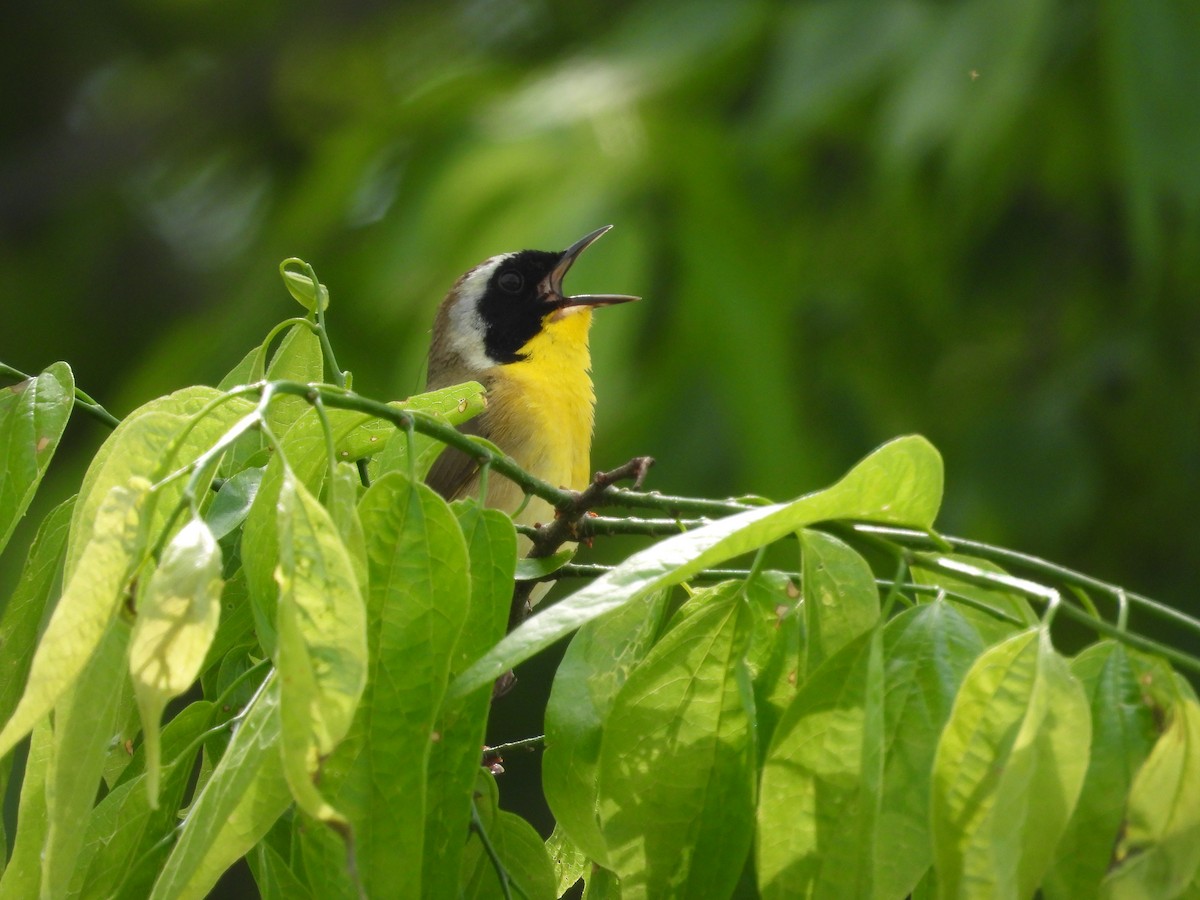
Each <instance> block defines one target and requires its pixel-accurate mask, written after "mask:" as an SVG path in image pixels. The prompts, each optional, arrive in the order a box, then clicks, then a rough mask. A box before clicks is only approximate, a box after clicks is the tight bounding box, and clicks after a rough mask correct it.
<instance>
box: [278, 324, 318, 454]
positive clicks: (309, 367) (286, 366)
mask: <svg viewBox="0 0 1200 900" xmlns="http://www.w3.org/2000/svg"><path fill="white" fill-rule="evenodd" d="M267 379H268V380H270V381H299V382H300V383H301V384H316V383H320V382H322V381H324V380H325V358H324V356H323V355H322V353H321V340H320V338H318V337H317V336H316V335H315V334H314V333H313V332H312V329H311V328H309V327H308V326H307V325H293V326H292V327H291V328H289V329H288V330H287V333H286V334H285V335H284V336H283V340H282V341H281V342H280V344H279V349H278V350H276V351H275V355H274V356H272V357H271V364H270V365H269V366H267ZM311 408H312V407H311V404H309V402H308V401H307V400H306V399H305V398H304V397H297V396H296V395H295V394H278V395H276V396H275V397H273V398H272V399H271V403H270V405H269V406H268V407H267V412H266V419H267V425H268V427H269V428H270V429H271V433H272V434H274V435H275V436H276V437H282V436H283V434H284V432H286V431H287V429H288V427H289V426H290V425H291V424H292V423H293V422H295V421H296V420H297V419H298V418H300V416H301V415H302V414H303V413H304V412H305V411H306V410H309V409H311Z"/></svg>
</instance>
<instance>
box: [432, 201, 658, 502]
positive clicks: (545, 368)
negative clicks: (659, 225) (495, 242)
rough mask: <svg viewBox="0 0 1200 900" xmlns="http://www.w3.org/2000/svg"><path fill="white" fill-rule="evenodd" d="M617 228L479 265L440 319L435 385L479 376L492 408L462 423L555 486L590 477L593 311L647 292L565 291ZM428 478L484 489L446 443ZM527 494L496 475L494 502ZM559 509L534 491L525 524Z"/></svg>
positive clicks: (446, 489) (579, 483)
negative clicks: (579, 264) (577, 267)
mask: <svg viewBox="0 0 1200 900" xmlns="http://www.w3.org/2000/svg"><path fill="white" fill-rule="evenodd" d="M610 228H612V226H611V225H606V226H605V227H603V228H598V229H596V230H595V231H593V232H592V233H591V234H589V235H586V236H585V237H583V238H580V239H579V240H578V241H576V242H575V243H574V244H572V245H571V246H570V247H568V248H567V249H566V250H564V251H562V252H561V253H552V252H546V251H542V250H521V251H519V252H517V253H505V254H503V255H501V256H493V257H492V258H491V259H489V260H486V261H485V262H482V263H480V264H479V265H477V266H476V267H475V268H473V269H471V270H470V271H469V272H467V273H466V274H465V275H463V276H462V277H461V278H459V279H458V281H457V282H455V284H454V287H452V288H451V289H450V293H449V294H447V295H446V299H445V300H443V301H442V305H441V306H440V307H439V308H438V312H437V318H436V319H435V321H434V324H433V340H432V343H431V345H430V348H429V374H428V377H427V379H426V381H427V388H428V389H429V390H436V389H438V388H444V387H448V386H450V385H453V384H460V383H461V382H464V381H478V382H480V383H481V384H482V385H483V386H484V388H485V389H486V390H487V408H486V409H485V410H484V412H482V413H481V414H480V415H478V416H476V417H475V418H474V419H472V420H471V421H470V422H468V423H466V424H465V425H464V426H463V427H462V430H463V431H464V432H467V433H469V434H477V435H480V436H482V437H485V438H487V439H488V440H489V441H492V442H493V443H494V444H496V445H497V446H499V447H500V449H501V450H503V451H504V452H505V453H507V454H508V455H509V456H511V457H512V458H513V459H515V460H516V461H517V463H518V464H520V466H521V467H522V468H523V469H525V470H526V471H527V472H530V473H531V474H533V475H536V476H537V477H538V478H541V479H542V480H543V481H547V482H549V483H550V484H552V485H555V486H556V487H567V488H571V489H574V490H582V489H583V488H584V487H585V486H586V485H587V483H588V480H589V476H590V461H589V454H590V452H591V446H592V423H593V418H594V412H593V411H594V407H595V402H596V396H595V393H594V392H593V390H592V380H591V375H590V369H591V357H590V355H589V354H588V328H589V327H590V326H591V323H592V309H593V308H594V307H597V306H609V305H611V304H614V303H625V302H627V301H630V300H637V299H638V298H637V297H631V296H629V295H627V294H580V295H576V296H574V297H570V296H567V295H565V294H564V293H563V287H562V283H563V278H564V277H565V276H566V274H567V271H568V270H569V269H570V268H571V264H572V263H574V262H575V260H576V259H577V258H578V257H579V254H581V253H582V252H583V251H584V250H585V249H587V248H588V247H589V246H590V245H591V244H592V243H593V242H594V241H595V240H596V239H597V238H599V237H600V236H601V235H602V234H604V233H605V232H606V231H608V230H609V229H610ZM429 484H430V485H432V486H433V488H434V489H435V490H437V491H438V492H439V493H440V494H441V495H442V496H443V497H446V498H447V499H450V500H453V499H455V498H458V497H469V496H475V495H477V494H478V492H479V489H480V484H479V467H478V465H477V464H476V462H475V461H474V460H473V459H471V458H470V457H468V456H467V455H466V454H464V453H461V452H459V451H456V450H453V449H447V450H446V451H445V452H444V453H442V455H441V456H440V457H439V458H438V460H437V462H436V463H435V464H434V466H433V469H432V470H431V471H430V473H429ZM523 499H524V495H523V493H522V491H521V489H520V488H518V487H517V486H516V485H515V484H513V483H512V482H511V481H509V480H508V479H507V478H504V477H502V476H500V475H498V474H495V473H489V477H488V482H487V497H486V501H485V502H486V503H487V505H488V506H491V507H495V508H497V509H502V510H504V511H505V512H508V513H510V514H511V513H514V512H515V511H516V510H517V509H518V508H519V507H520V506H521V503H522V501H523ZM552 516H553V510H552V509H551V508H550V505H549V504H548V503H546V502H545V501H543V500H540V499H538V498H536V497H535V498H533V499H532V500H531V501H530V502H529V504H528V505H527V506H526V507H525V508H524V509H523V510H522V511H521V513H520V514H519V515H518V516H517V521H518V522H521V523H522V524H527V525H528V524H534V523H537V522H548V521H549V520H550V518H551V517H552Z"/></svg>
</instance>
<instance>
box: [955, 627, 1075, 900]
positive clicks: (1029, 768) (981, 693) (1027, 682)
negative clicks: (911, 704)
mask: <svg viewBox="0 0 1200 900" xmlns="http://www.w3.org/2000/svg"><path fill="white" fill-rule="evenodd" d="M1091 730H1092V729H1091V717H1090V715H1089V713H1088V704H1087V698H1086V696H1085V695H1084V692H1083V688H1082V687H1081V686H1080V684H1079V683H1078V682H1077V681H1076V680H1075V679H1074V678H1073V677H1072V675H1071V673H1070V670H1069V669H1068V668H1067V664H1066V662H1065V661H1064V660H1063V659H1062V658H1061V657H1060V656H1059V655H1058V654H1057V653H1056V652H1055V651H1054V648H1053V647H1052V646H1051V644H1050V636H1049V633H1048V631H1047V630H1046V629H1045V628H1044V627H1039V628H1034V629H1030V630H1028V631H1024V632H1021V633H1020V634H1017V635H1015V636H1014V637H1012V638H1009V639H1008V640H1007V641H1005V642H1004V643H1002V644H998V645H996V646H994V647H992V648H990V649H989V650H987V651H986V652H985V653H984V654H983V655H982V656H980V657H979V659H977V660H976V661H975V663H974V665H972V666H971V668H970V670H969V671H968V672H967V675H966V678H965V679H964V680H963V683H962V687H961V688H960V689H959V692H958V697H957V698H956V699H955V702H954V707H953V709H952V711H951V714H950V720H949V722H947V723H946V727H945V729H944V730H943V731H942V736H941V739H940V741H939V742H938V748H937V753H936V755H935V758H934V764H933V801H932V806H931V822H932V834H933V844H934V865H935V866H936V868H937V879H938V896H939V897H942V898H948V897H982V896H986V897H995V898H998V900H999V898H1025V897H1029V896H1032V894H1033V892H1034V890H1035V889H1036V888H1037V886H1038V883H1039V882H1040V881H1041V879H1042V876H1043V875H1044V874H1045V872H1046V869H1047V868H1048V867H1049V865H1050V862H1051V860H1052V859H1053V853H1054V846H1055V844H1056V843H1057V841H1058V839H1059V838H1060V837H1061V836H1062V834H1063V832H1064V831H1065V830H1066V826H1067V821H1068V819H1069V818H1070V816H1071V812H1072V810H1073V809H1074V807H1075V802H1076V799H1077V798H1078V796H1079V791H1080V788H1081V787H1082V785H1083V778H1084V773H1085V770H1086V769H1087V762H1088V750H1089V747H1090V742H1091Z"/></svg>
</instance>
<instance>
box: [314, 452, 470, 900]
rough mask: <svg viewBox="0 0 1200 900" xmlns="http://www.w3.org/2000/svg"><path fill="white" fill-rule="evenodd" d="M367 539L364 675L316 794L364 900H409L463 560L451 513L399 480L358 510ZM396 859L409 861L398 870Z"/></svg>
mask: <svg viewBox="0 0 1200 900" xmlns="http://www.w3.org/2000/svg"><path fill="white" fill-rule="evenodd" d="M359 515H360V517H361V519H362V525H363V533H364V534H365V535H366V540H367V558H368V562H369V572H370V574H369V582H370V593H369V597H368V602H367V635H368V638H367V640H368V647H369V650H370V674H369V678H368V685H367V689H366V690H365V691H364V693H363V697H362V701H361V702H360V704H359V708H358V714H357V715H356V717H355V721H354V725H353V726H352V727H351V731H350V734H349V735H348V736H347V738H346V740H345V741H344V742H343V744H342V745H341V746H340V747H339V748H338V749H337V750H336V751H335V752H334V754H333V756H332V757H331V758H330V760H329V762H328V763H327V765H326V769H325V773H326V775H325V779H324V780H323V782H322V787H323V788H324V787H325V786H326V785H329V790H328V792H327V796H329V798H330V800H331V802H332V803H333V805H334V806H335V807H336V808H337V809H338V810H339V811H340V812H342V813H343V814H344V815H345V816H346V818H347V819H348V820H349V821H350V823H351V825H352V826H353V828H354V835H355V841H356V845H357V861H358V870H359V873H360V874H361V877H362V880H363V884H364V886H365V888H366V890H367V892H368V894H370V895H379V896H403V897H417V896H419V895H420V893H421V865H420V864H419V863H418V862H416V861H418V860H420V859H421V854H422V852H423V846H424V840H425V815H426V808H427V807H426V788H425V774H426V766H427V765H428V761H429V758H430V753H431V746H430V745H431V742H432V741H433V740H435V739H436V736H435V733H434V732H435V727H436V722H437V715H438V710H439V709H440V707H441V705H442V699H443V697H444V695H445V691H446V684H447V680H448V678H449V673H450V671H451V661H452V659H453V654H454V648H455V645H456V644H457V642H458V639H459V635H460V633H461V631H462V629H463V626H464V623H465V621H466V616H467V612H468V609H469V603H470V596H471V595H470V583H469V581H468V566H469V562H468V556H467V547H466V543H465V541H464V539H463V533H462V531H461V529H460V528H459V525H458V522H457V520H456V519H455V517H454V514H453V513H452V512H451V510H450V507H449V506H448V505H447V504H446V502H445V501H444V500H442V498H441V497H439V496H438V495H437V494H435V493H434V492H433V491H432V490H431V489H430V488H428V487H426V486H425V485H422V484H416V483H413V482H411V481H409V480H408V478H406V477H405V476H404V475H402V474H401V473H399V472H393V473H391V474H389V475H385V476H384V477H383V478H380V479H379V480H378V481H376V482H375V483H374V484H372V485H371V487H370V488H369V489H368V490H367V492H366V493H365V494H364V495H363V498H362V501H361V502H360V504H359ZM397 858H401V859H409V860H413V861H414V864H413V865H411V866H397V865H396V860H397Z"/></svg>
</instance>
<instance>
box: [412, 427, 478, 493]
mask: <svg viewBox="0 0 1200 900" xmlns="http://www.w3.org/2000/svg"><path fill="white" fill-rule="evenodd" d="M486 416H487V413H486V412H485V413H482V414H480V415H478V416H476V417H475V418H473V419H471V420H470V421H469V422H464V423H463V424H462V425H459V426H458V430H459V431H461V432H462V433H463V434H474V435H480V436H482V435H483V434H484V432H485V431H486V428H485V423H484V421H483V420H484V419H485V417H486ZM478 474H479V463H477V462H476V461H475V460H474V459H473V458H472V457H470V456H468V455H467V454H465V453H463V452H462V451H461V450H455V449H454V448H453V447H447V448H446V449H445V450H444V451H443V452H442V454H441V456H439V457H438V458H437V460H436V461H435V462H434V464H433V467H432V468H431V469H430V470H429V477H428V478H426V479H425V483H426V484H428V485H429V486H430V487H431V488H433V489H434V490H435V491H437V492H438V493H439V494H441V495H442V496H443V497H445V498H446V499H447V500H456V499H458V498H459V497H461V496H463V494H464V492H465V491H466V490H467V489H468V487H469V486H470V485H471V483H472V482H473V481H474V480H475V477H476V476H477V475H478Z"/></svg>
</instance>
